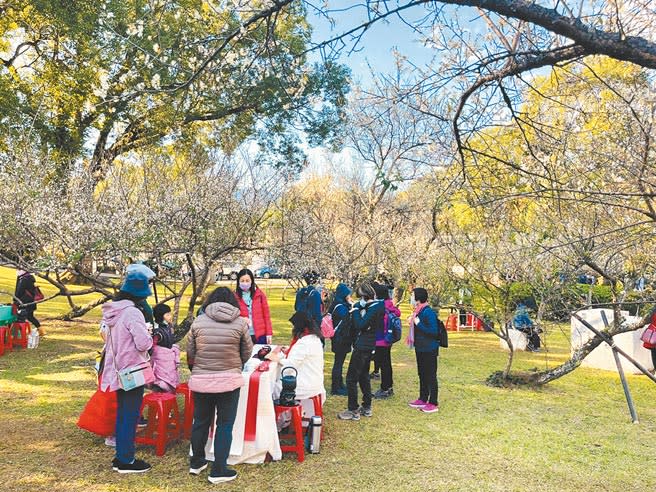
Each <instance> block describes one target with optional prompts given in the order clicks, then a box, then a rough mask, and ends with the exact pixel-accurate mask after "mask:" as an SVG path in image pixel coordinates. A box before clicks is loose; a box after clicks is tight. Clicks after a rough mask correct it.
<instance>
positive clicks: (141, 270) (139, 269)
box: [121, 263, 155, 297]
mask: <svg viewBox="0 0 656 492" xmlns="http://www.w3.org/2000/svg"><path fill="white" fill-rule="evenodd" d="M154 277H155V272H153V271H152V270H151V269H150V268H148V267H147V266H146V265H141V264H139V263H134V264H132V265H128V268H127V270H126V274H125V280H124V281H123V285H121V292H127V293H128V294H131V295H133V296H134V297H148V296H150V295H151V294H152V291H151V290H150V286H149V285H148V282H149V280H150V279H151V278H154Z"/></svg>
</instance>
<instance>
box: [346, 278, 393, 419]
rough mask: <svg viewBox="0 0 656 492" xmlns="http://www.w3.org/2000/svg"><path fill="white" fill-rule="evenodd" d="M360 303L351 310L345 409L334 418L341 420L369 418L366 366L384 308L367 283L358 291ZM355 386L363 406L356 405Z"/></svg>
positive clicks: (369, 390)
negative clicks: (351, 342) (351, 325)
mask: <svg viewBox="0 0 656 492" xmlns="http://www.w3.org/2000/svg"><path fill="white" fill-rule="evenodd" d="M357 293H358V296H359V297H360V300H359V301H358V302H357V303H356V304H355V305H354V306H353V309H352V310H351V313H352V317H353V332H354V333H353V340H354V341H353V353H352V354H351V361H350V363H349V367H348V371H347V372H346V388H347V390H348V408H347V409H346V410H344V411H342V412H340V413H338V414H337V417H338V418H339V419H342V420H360V416H361V415H364V416H365V417H371V416H372V415H373V412H372V409H371V400H372V394H371V380H370V379H369V365H370V363H371V357H372V353H373V351H374V348H375V346H376V331H377V330H379V329H383V328H382V326H383V323H384V317H385V304H384V303H383V302H382V301H377V300H375V297H376V292H375V291H374V288H373V287H372V286H371V284H369V283H365V284H362V285H361V286H360V287H359V288H358V290H357ZM358 385H360V390H361V391H362V405H359V404H358Z"/></svg>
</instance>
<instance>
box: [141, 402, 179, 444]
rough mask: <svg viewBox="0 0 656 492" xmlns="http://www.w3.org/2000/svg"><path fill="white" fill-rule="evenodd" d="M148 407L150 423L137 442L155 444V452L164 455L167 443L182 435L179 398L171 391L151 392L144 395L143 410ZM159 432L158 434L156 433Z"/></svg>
mask: <svg viewBox="0 0 656 492" xmlns="http://www.w3.org/2000/svg"><path fill="white" fill-rule="evenodd" d="M146 407H148V425H147V426H146V429H145V430H144V435H143V436H137V438H136V439H135V442H136V443H138V444H148V445H151V446H155V454H156V455H157V456H163V455H164V450H165V449H166V445H167V444H168V443H169V442H171V441H173V440H175V439H177V438H178V437H179V436H180V412H179V411H178V400H177V398H176V397H175V395H173V394H171V393H149V394H147V395H146V396H144V399H143V403H142V404H141V412H142V413H143V411H144V409H145V408H146ZM155 432H157V435H154V434H155Z"/></svg>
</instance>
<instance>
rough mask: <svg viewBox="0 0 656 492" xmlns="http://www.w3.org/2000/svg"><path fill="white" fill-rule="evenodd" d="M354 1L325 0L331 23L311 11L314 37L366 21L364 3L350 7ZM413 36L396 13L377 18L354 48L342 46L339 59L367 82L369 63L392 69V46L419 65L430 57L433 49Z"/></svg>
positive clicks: (322, 37)
mask: <svg viewBox="0 0 656 492" xmlns="http://www.w3.org/2000/svg"><path fill="white" fill-rule="evenodd" d="M354 3H355V2H353V1H352V0H351V1H347V0H335V1H333V0H331V1H329V2H328V8H329V9H330V10H331V17H332V18H333V19H334V20H335V25H334V26H331V25H330V24H329V23H328V22H327V21H326V20H325V19H324V18H322V17H320V16H317V15H315V14H313V13H312V12H311V11H310V15H309V20H310V22H311V23H312V25H313V27H314V32H313V36H312V37H313V41H314V42H319V41H323V40H326V39H330V38H331V37H335V36H337V35H339V34H341V33H343V32H344V31H347V30H350V29H351V28H353V27H354V26H356V25H358V24H359V23H360V22H364V21H366V19H367V11H366V9H365V7H364V6H363V5H362V4H360V5H357V6H355V7H353V4H354ZM341 9H344V10H341ZM411 14H412V12H409V13H406V14H404V15H406V16H407V17H408V18H410V19H412V18H413V17H412V16H411ZM415 15H416V12H415ZM416 38H417V36H416V33H414V32H413V31H412V30H411V29H410V28H409V27H408V26H407V25H405V24H403V22H401V21H400V19H398V18H396V17H394V18H391V19H390V22H380V21H379V22H376V23H374V24H373V25H372V27H370V28H369V29H368V30H367V32H366V33H365V34H364V36H363V37H362V38H361V40H360V43H359V45H358V49H357V51H354V52H352V53H348V52H347V51H346V50H345V51H344V54H343V56H342V57H341V58H340V60H339V61H340V62H341V63H343V64H345V65H347V66H348V67H349V68H350V69H351V70H352V73H353V77H354V80H355V81H357V82H362V83H364V84H365V85H366V84H367V83H368V82H369V81H370V80H371V76H370V69H369V67H368V64H370V65H371V66H372V68H373V69H374V70H375V71H376V72H378V73H392V72H393V71H394V69H395V63H394V57H393V54H392V53H393V51H394V50H397V51H399V52H401V53H402V54H404V55H407V56H409V57H410V58H411V59H412V61H413V63H415V64H418V65H422V64H425V63H427V62H428V61H430V59H431V58H432V56H433V55H434V51H433V50H431V49H429V48H426V47H424V46H423V45H422V44H421V42H419V41H418V40H417V39H416Z"/></svg>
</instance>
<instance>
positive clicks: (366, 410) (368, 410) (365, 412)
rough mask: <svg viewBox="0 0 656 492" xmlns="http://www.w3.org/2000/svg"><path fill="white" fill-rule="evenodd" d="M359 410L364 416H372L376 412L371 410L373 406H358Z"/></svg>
mask: <svg viewBox="0 0 656 492" xmlns="http://www.w3.org/2000/svg"><path fill="white" fill-rule="evenodd" d="M358 412H359V413H360V415H362V416H363V417H371V416H372V415H373V414H374V412H373V411H372V410H371V407H365V406H360V408H358Z"/></svg>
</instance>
